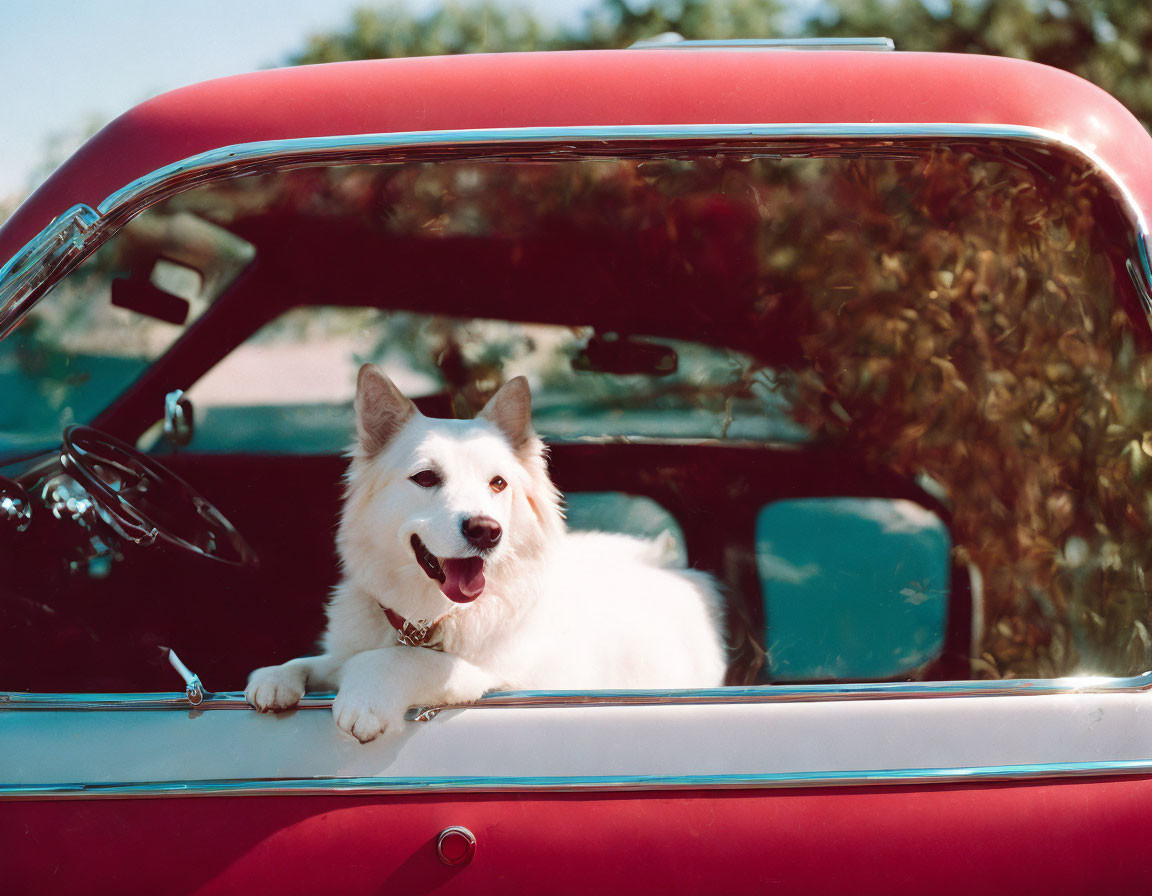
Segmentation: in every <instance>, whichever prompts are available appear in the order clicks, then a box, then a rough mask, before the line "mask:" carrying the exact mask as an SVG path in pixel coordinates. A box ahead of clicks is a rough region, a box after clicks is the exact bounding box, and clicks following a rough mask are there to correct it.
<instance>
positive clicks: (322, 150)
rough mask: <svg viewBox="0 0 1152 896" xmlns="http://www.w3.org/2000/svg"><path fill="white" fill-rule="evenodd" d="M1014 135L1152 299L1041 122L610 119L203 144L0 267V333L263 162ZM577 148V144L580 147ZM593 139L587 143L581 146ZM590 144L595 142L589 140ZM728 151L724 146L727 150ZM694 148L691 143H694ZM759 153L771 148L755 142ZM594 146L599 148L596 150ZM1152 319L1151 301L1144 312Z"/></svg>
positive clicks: (55, 227) (1074, 148)
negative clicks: (140, 219) (92, 260)
mask: <svg viewBox="0 0 1152 896" xmlns="http://www.w3.org/2000/svg"><path fill="white" fill-rule="evenodd" d="M970 139H999V140H1016V141H1022V142H1027V143H1034V144H1042V145H1046V146H1052V147H1055V148H1058V149H1060V150H1062V151H1064V152H1067V153H1068V154H1070V155H1072V156H1077V157H1079V158H1080V159H1081V160H1083V161H1087V162H1088V163H1090V164H1092V165H1094V166H1095V167H1096V168H1098V169H1099V170H1100V172H1101V175H1102V176H1103V177H1104V178H1105V180H1106V181H1107V182H1108V183H1109V184H1110V186H1111V187H1112V188H1113V190H1114V191H1115V192H1116V195H1117V197H1118V199H1119V201H1120V205H1121V206H1122V208H1123V210H1124V211H1125V213H1126V214H1127V215H1128V217H1129V218H1130V219H1131V222H1132V223H1133V224H1134V225H1135V230H1136V233H1135V238H1136V240H1137V244H1138V251H1137V255H1138V259H1137V261H1138V265H1139V269H1140V270H1139V273H1140V275H1141V276H1142V278H1143V280H1144V284H1145V286H1146V287H1147V290H1146V291H1147V292H1148V293H1149V295H1152V264H1150V261H1149V252H1148V243H1149V231H1148V226H1147V222H1146V221H1145V218H1144V214H1143V212H1142V211H1141V209H1140V206H1139V204H1138V203H1137V202H1136V201H1135V198H1134V197H1133V196H1132V194H1131V192H1130V191H1129V190H1128V187H1127V185H1126V184H1125V183H1124V182H1123V181H1122V180H1121V179H1120V177H1119V176H1117V174H1116V173H1115V172H1114V171H1113V170H1112V169H1111V168H1110V167H1109V166H1108V165H1107V164H1105V163H1104V161H1103V160H1102V159H1101V158H1100V157H1099V156H1097V155H1096V153H1095V152H1094V151H1093V150H1092V149H1090V148H1089V147H1087V146H1085V145H1082V144H1079V143H1077V142H1075V141H1073V140H1070V139H1069V138H1067V137H1066V136H1064V135H1062V134H1059V133H1057V132H1055V131H1049V130H1045V129H1043V128H1034V127H1023V126H1017V125H998V124H949V123H937V124H921V123H913V124H903V123H887V124H875V123H836V124H811V123H789V124H770V125H769V124H725V125H714V124H707V125H698V124H696V125H691V124H683V125H618V126H608V127H593V126H581V127H544V128H531V127H530V128H495V129H469V130H453V131H409V132H396V133H384V134H357V135H347V136H335V137H301V138H289V139H283V140H272V141H263V142H253V143H241V144H235V145H232V146H225V147H221V148H219V149H214V150H209V151H207V152H203V153H199V154H197V155H194V156H190V157H188V158H186V159H182V160H181V161H178V162H175V163H172V164H170V165H165V166H163V167H161V168H158V169H156V170H155V171H152V172H150V173H149V174H146V175H144V176H142V177H140V178H137V179H136V180H134V181H132V182H131V183H129V184H126V185H125V186H123V187H121V188H120V189H119V190H116V191H115V192H113V193H112V194H111V195H110V196H108V197H107V198H106V199H105V200H104V201H103V202H101V203H100V204H99V205H98V206H97V209H96V212H97V215H96V216H95V217H92V216H91V215H90V214H85V215H84V216H83V221H82V226H81V227H80V228H79V229H78V230H77V232H75V233H73V234H72V236H71V242H72V243H74V244H75V246H74V248H75V251H72V252H69V253H68V255H67V257H66V258H64V259H59V260H58V262H59V263H56V264H54V265H53V266H52V267H51V270H48V271H46V272H44V274H43V276H41V277H40V278H39V282H33V281H34V277H33V275H34V274H35V272H36V271H38V270H40V271H42V270H43V268H42V267H39V266H37V267H35V268H33V269H32V270H28V269H27V266H26V265H25V266H24V267H22V263H23V262H26V261H27V260H28V259H30V258H33V257H34V256H35V254H36V253H37V252H39V251H41V247H42V245H43V244H44V243H45V241H49V240H51V239H53V238H54V237H55V235H56V234H57V232H58V231H59V230H61V229H62V228H64V227H66V226H67V222H68V221H69V220H71V219H72V218H74V217H75V216H76V210H77V209H86V210H87V212H89V213H90V212H91V211H92V210H91V209H89V208H88V207H87V206H77V207H76V208H73V209H70V210H69V211H68V212H66V213H64V214H63V215H61V216H60V217H58V218H57V219H56V220H55V221H53V222H52V224H50V225H49V226H48V228H46V229H45V230H44V231H42V232H41V233H40V234H39V235H37V236H36V237H34V238H33V239H32V240H31V241H29V243H28V244H27V245H26V246H25V247H24V248H23V249H21V250H20V252H18V253H17V254H16V256H14V257H13V259H11V260H10V261H9V262H8V263H6V264H5V265H4V266H3V268H0V338H3V336H4V335H5V334H7V333H8V332H9V331H11V329H13V328H14V327H15V326H16V324H17V323H19V321H20V319H21V318H22V317H23V315H24V314H26V313H27V311H28V310H29V309H30V308H31V307H32V305H33V304H35V302H36V301H37V300H38V299H39V297H40V295H42V294H43V293H44V292H45V291H46V288H43V287H44V285H45V284H48V285H51V284H50V283H49V282H48V281H49V278H56V279H59V278H60V277H63V276H64V275H66V274H67V273H68V272H69V270H71V268H72V267H73V266H74V265H75V264H77V263H78V262H79V261H80V259H82V258H83V257H85V256H86V255H87V254H88V253H89V252H91V251H92V250H94V249H95V248H96V247H97V246H98V245H99V244H100V243H101V242H103V241H104V240H105V239H107V238H108V237H110V236H111V235H112V234H113V233H115V232H116V230H118V229H119V228H120V227H121V226H122V225H123V224H124V223H126V222H127V221H128V220H130V219H131V218H132V217H133V216H134V215H135V214H137V213H138V212H140V211H143V210H144V209H145V208H147V207H148V206H149V205H151V204H153V203H155V202H158V201H160V200H161V199H163V198H165V197H166V196H168V195H171V194H173V193H176V192H179V191H181V190H183V189H186V188H189V187H192V186H197V185H200V184H204V183H209V182H211V181H214V180H217V179H221V178H224V177H230V176H234V175H239V174H250V173H255V172H257V171H260V170H262V169H264V168H267V167H269V166H273V165H274V166H275V167H279V168H285V167H299V166H306V165H320V164H325V163H336V162H339V163H355V162H358V161H360V162H367V161H386V160H395V161H402V160H415V159H416V158H417V157H419V158H421V159H423V160H429V159H435V158H454V159H458V158H475V157H477V156H478V155H485V156H490V155H492V154H494V153H495V151H496V150H499V149H500V147H502V146H506V147H508V148H509V149H510V150H512V151H513V152H514V153H515V154H517V155H528V156H531V157H534V158H535V157H552V158H564V157H567V158H594V157H597V156H601V157H602V156H605V155H609V154H611V149H610V147H611V144H614V143H620V142H629V141H632V142H651V141H671V142H676V141H682V142H685V143H688V142H689V141H696V142H700V141H708V140H715V141H724V142H726V143H734V142H749V143H751V142H756V141H760V142H765V141H778V143H779V144H780V145H779V147H776V148H777V149H778V150H779V151H782V152H784V151H786V150H787V147H788V146H790V145H793V144H796V143H797V142H803V141H815V140H824V141H841V140H846V141H853V142H862V141H868V140H874V141H889V140H890V141H894V142H899V141H902V140H918V141H922V140H970ZM580 144H584V145H580ZM587 144H592V145H587ZM596 144H603V145H601V146H596ZM727 148H732V147H730V146H729V147H727ZM697 149H699V148H697ZM758 149H759V150H760V151H762V152H763V151H770V150H769V148H766V147H759V148H758ZM595 150H599V151H598V152H597V151H595ZM1145 310H1146V313H1147V315H1148V318H1149V323H1150V325H1152V307H1148V308H1146V309H1145Z"/></svg>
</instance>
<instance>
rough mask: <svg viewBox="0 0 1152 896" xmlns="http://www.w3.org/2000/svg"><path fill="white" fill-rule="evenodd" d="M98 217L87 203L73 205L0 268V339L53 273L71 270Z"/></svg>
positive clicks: (5, 334)
mask: <svg viewBox="0 0 1152 896" xmlns="http://www.w3.org/2000/svg"><path fill="white" fill-rule="evenodd" d="M99 220H100V215H99V214H98V213H97V212H96V211H95V210H93V209H92V208H90V207H89V206H87V205H83V204H80V205H74V206H72V208H70V209H68V211H66V212H64V214H62V215H60V216H59V217H57V218H55V219H54V220H53V221H52V222H51V223H50V224H49V225H48V226H47V227H45V228H44V229H43V230H41V231H40V232H39V233H38V234H36V236H35V237H33V238H32V239H31V240H30V241H29V242H28V244H27V245H26V246H25V247H24V248H23V249H21V250H20V251H19V252H17V253H16V254H15V255H13V256H12V257H11V258H10V259H8V261H7V262H6V263H5V264H4V266H3V267H0V339H3V338H4V337H5V336H7V335H8V333H9V332H10V331H11V330H12V328H14V327H15V326H16V324H18V323H19V322H20V319H21V318H22V317H24V315H25V314H27V313H28V311H29V310H30V309H31V308H32V306H33V305H35V304H36V302H37V301H38V300H39V297H40V295H41V294H42V293H43V292H44V291H45V290H43V289H41V287H43V286H45V284H47V283H48V282H49V281H50V280H52V275H53V274H54V273H56V272H57V271H60V272H61V273H60V276H61V277H63V276H64V274H66V273H67V272H68V271H69V270H71V268H72V267H73V265H72V262H73V261H75V260H78V258H79V256H80V255H81V253H82V252H83V247H84V244H85V243H86V241H87V239H88V237H89V235H90V234H91V233H92V231H93V229H94V228H95V227H96V225H97V224H98V223H99Z"/></svg>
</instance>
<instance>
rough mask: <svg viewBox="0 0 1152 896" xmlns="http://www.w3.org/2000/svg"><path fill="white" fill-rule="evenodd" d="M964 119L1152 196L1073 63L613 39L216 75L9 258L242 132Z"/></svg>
mask: <svg viewBox="0 0 1152 896" xmlns="http://www.w3.org/2000/svg"><path fill="white" fill-rule="evenodd" d="M793 122H809V123H842V122H870V123H958V124H963V123H970V124H1004V125H1019V126H1029V127H1036V128H1043V129H1047V130H1052V131H1056V132H1058V133H1062V134H1066V135H1067V136H1068V137H1069V138H1070V139H1072V140H1074V141H1076V142H1078V143H1081V144H1083V145H1086V146H1088V147H1091V148H1094V149H1095V150H1096V151H1097V152H1098V153H1099V154H1100V155H1101V156H1102V157H1103V158H1104V159H1105V160H1106V161H1107V162H1108V164H1109V165H1110V166H1111V167H1112V168H1113V169H1114V170H1115V171H1116V172H1117V173H1118V174H1119V175H1120V176H1121V178H1122V179H1123V180H1124V181H1125V182H1127V183H1128V185H1129V187H1130V189H1131V190H1132V191H1133V193H1134V194H1135V195H1136V197H1137V200H1138V202H1139V203H1140V204H1141V206H1142V207H1143V208H1144V210H1145V212H1146V213H1147V212H1149V211H1150V210H1152V165H1149V164H1148V163H1147V162H1148V159H1149V158H1152V138H1150V137H1149V135H1148V133H1147V132H1146V131H1145V130H1144V129H1143V128H1142V127H1141V126H1140V124H1139V122H1138V121H1137V120H1136V119H1135V118H1134V117H1133V116H1132V115H1131V114H1129V113H1128V111H1127V110H1126V109H1124V107H1123V106H1121V105H1120V103H1118V102H1117V101H1116V100H1114V99H1113V98H1112V97H1110V96H1109V95H1108V94H1106V93H1105V92H1104V91H1102V90H1100V89H1099V88H1097V87H1095V86H1093V85H1091V84H1089V83H1088V82H1087V81H1084V80H1082V79H1080V78H1078V77H1076V76H1074V75H1071V74H1069V73H1067V72H1063V71H1059V70H1057V69H1053V68H1048V67H1046V66H1042V65H1037V64H1034V63H1030V62H1024V61H1021V60H1015V59H1001V58H994V57H987V56H972V55H949V54H927V53H900V52H897V53H876V52H828V51H821V52H788V51H771V52H747V51H744V52H733V51H723V50H691V51H686V50H634V51H625V50H604V51H583V52H569V53H512V54H499V55H472V56H446V57H427V58H417V59H391V60H373V61H367V62H346V63H335V64H331V65H318V66H304V67H299V68H290V69H279V70H273V71H265V72H257V73H253V74H247V75H239V76H236V77H232V78H224V79H220V80H216V81H208V82H205V83H203V84H197V85H194V86H192V87H186V88H182V89H180V90H176V91H173V92H171V93H167V94H164V95H162V96H159V97H157V98H155V99H152V100H149V101H148V102H146V103H143V104H141V105H140V106H137V107H136V108H134V109H132V110H130V111H129V112H127V113H125V114H124V115H122V116H121V117H120V118H118V119H116V120H115V121H114V122H112V123H111V124H109V125H108V126H107V127H106V128H104V129H103V130H102V131H101V132H100V133H99V134H97V135H96V136H95V137H93V138H92V139H91V140H90V141H89V142H88V143H87V144H86V145H85V146H84V147H82V148H81V149H80V150H79V152H77V153H76V155H75V156H73V157H72V159H70V160H69V161H68V162H67V163H65V164H64V166H62V167H61V168H60V169H59V170H58V171H57V172H56V174H54V175H53V176H52V177H51V178H50V179H49V180H48V181H47V183H45V184H44V185H43V186H42V187H41V188H40V189H39V190H38V191H37V192H36V193H35V194H34V195H33V197H32V198H31V199H29V200H28V202H26V203H25V204H24V205H23V206H22V207H21V208H20V209H19V210H18V211H17V213H16V214H15V215H14V216H13V217H12V218H11V219H10V220H9V221H8V223H7V224H6V225H5V226H4V227H3V228H2V229H0V261H3V260H6V259H8V258H9V257H10V256H11V255H12V254H14V253H15V252H16V251H17V250H19V249H20V248H21V247H22V246H23V245H24V244H25V243H26V242H27V241H28V240H29V239H31V238H32V237H33V236H35V234H36V233H37V232H38V231H39V230H40V229H42V228H43V227H44V226H45V225H47V224H48V222H49V221H50V220H51V219H52V218H54V217H55V216H56V215H59V214H60V213H61V212H63V211H65V210H66V209H67V208H69V207H70V206H72V205H74V204H76V203H78V202H83V203H87V204H89V205H91V206H93V207H95V206H96V205H97V204H98V203H100V202H102V201H103V200H104V199H105V198H106V197H107V196H108V195H109V194H111V193H113V192H114V191H116V190H117V189H119V188H120V187H122V186H124V185H126V184H127V183H129V182H131V181H132V180H134V179H136V178H138V177H141V176H142V175H145V174H147V173H149V172H151V171H153V170H155V169H157V168H160V167H162V166H164V165H167V164H170V163H172V162H176V161H179V160H180V159H184V158H187V157H189V156H192V155H195V154H197V153H200V152H204V151H207V150H211V149H216V148H218V147H221V146H228V145H232V144H237V143H247V142H252V141H259V140H276V139H283V138H294V137H315V136H337V135H349V134H361V133H383V132H394V131H422V130H448V129H460V128H506V127H541V126H566V125H567V126H575V125H588V126H605V125H626V124H630V125H635V124H716V123H719V124H725V123H727V124H743V123H764V124H771V123H793Z"/></svg>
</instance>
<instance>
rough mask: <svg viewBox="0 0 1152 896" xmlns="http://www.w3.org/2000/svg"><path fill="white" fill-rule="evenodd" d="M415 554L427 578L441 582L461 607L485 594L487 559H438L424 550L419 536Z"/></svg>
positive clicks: (414, 539) (448, 595)
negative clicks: (485, 562) (485, 563)
mask: <svg viewBox="0 0 1152 896" xmlns="http://www.w3.org/2000/svg"><path fill="white" fill-rule="evenodd" d="M412 553H413V554H415V555H416V562H418V563H419V564H420V568H421V569H423V570H424V573H425V575H427V576H428V578H430V579H435V580H436V581H437V582H439V583H440V590H441V591H443V592H444V595H445V596H446V597H447V598H448V599H449V600H453V601H455V602H456V603H458V604H466V603H469V602H470V601H474V600H476V598H478V597H479V596H480V595H481V593H482V592H483V591H484V558H483V557H448V558H444V559H440V558H437V557H436V556H434V555H433V553H432V552H431V551H430V550H428V548H426V547H424V542H422V541H421V540H420V539H419V537H418V536H416V535H413V536H412Z"/></svg>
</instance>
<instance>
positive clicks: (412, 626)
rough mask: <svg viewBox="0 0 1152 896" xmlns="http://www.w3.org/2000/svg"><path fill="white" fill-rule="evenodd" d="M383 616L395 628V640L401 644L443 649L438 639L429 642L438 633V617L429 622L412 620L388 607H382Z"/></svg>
mask: <svg viewBox="0 0 1152 896" xmlns="http://www.w3.org/2000/svg"><path fill="white" fill-rule="evenodd" d="M384 616H385V617H386V618H387V619H388V622H389V624H391V626H392V628H394V629H396V640H397V641H399V642H400V643H401V644H403V645H405V646H407V647H427V648H428V649H429V650H443V649H444V648H443V646H442V645H441V644H440V642H439V641H438V640H437V641H435V643H431V642H433V639H434V637H435V636H436V635H437V634H438V633H439V622H440V620H439V619H436V620H434V621H432V622H429V623H424V622H412V621H410V620H408V619H405V618H404V617H403V616H401V615H400V614H399V613H397V612H396V611H395V610H390V609H388V607H385V608H384ZM441 618H443V617H441Z"/></svg>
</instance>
